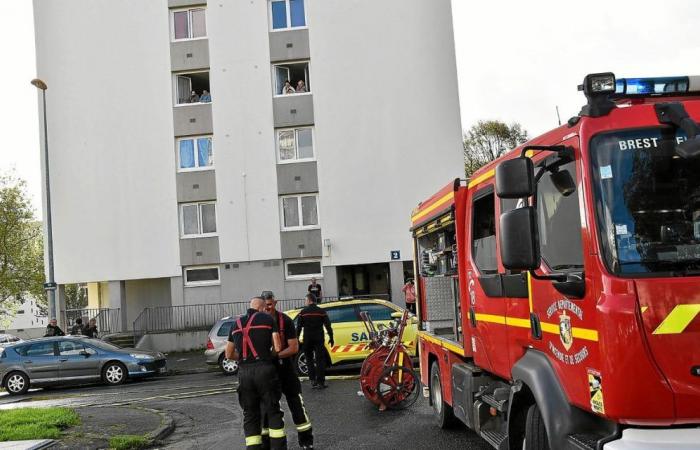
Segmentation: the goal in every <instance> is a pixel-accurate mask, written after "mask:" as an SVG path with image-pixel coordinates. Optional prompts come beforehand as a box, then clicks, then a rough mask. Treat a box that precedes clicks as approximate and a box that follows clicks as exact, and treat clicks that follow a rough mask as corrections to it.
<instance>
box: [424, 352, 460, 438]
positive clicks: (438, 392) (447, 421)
mask: <svg viewBox="0 0 700 450" xmlns="http://www.w3.org/2000/svg"><path fill="white" fill-rule="evenodd" d="M440 380H441V378H440V365H439V364H438V362H437V361H435V362H433V365H432V366H430V400H431V403H432V404H433V412H434V413H435V419H436V421H437V425H438V426H439V427H440V428H442V429H446V428H450V427H451V426H453V425H454V423H455V416H454V412H453V411H452V407H451V406H450V405H448V404H447V403H445V401H444V397H443V395H442V382H441V381H440Z"/></svg>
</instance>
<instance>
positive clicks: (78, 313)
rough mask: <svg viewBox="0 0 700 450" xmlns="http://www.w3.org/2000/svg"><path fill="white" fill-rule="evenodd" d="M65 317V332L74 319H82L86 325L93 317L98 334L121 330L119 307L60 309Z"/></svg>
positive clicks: (73, 322)
mask: <svg viewBox="0 0 700 450" xmlns="http://www.w3.org/2000/svg"><path fill="white" fill-rule="evenodd" d="M61 312H62V314H63V317H64V319H65V324H66V330H65V331H66V332H68V331H69V330H70V329H71V327H72V326H73V325H75V320H76V319H78V318H81V319H83V325H84V326H87V324H88V321H89V320H90V319H95V322H96V323H97V331H98V333H99V335H105V334H109V333H118V332H119V331H121V314H120V309H119V308H80V309H67V310H64V311H61Z"/></svg>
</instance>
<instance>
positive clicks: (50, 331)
mask: <svg viewBox="0 0 700 450" xmlns="http://www.w3.org/2000/svg"><path fill="white" fill-rule="evenodd" d="M65 335H66V333H64V332H63V330H62V329H61V327H59V326H58V322H56V319H51V320H50V321H49V324H48V325H46V332H45V333H44V337H50V336H65Z"/></svg>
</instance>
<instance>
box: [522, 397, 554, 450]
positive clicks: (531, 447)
mask: <svg viewBox="0 0 700 450" xmlns="http://www.w3.org/2000/svg"><path fill="white" fill-rule="evenodd" d="M523 450H549V439H547V429H546V428H545V427H544V420H543V419H542V413H541V412H540V408H538V407H537V405H536V404H535V405H532V406H530V409H529V410H528V411H527V420H526V421H525V440H524V442H523Z"/></svg>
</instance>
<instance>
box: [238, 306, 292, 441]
mask: <svg viewBox="0 0 700 450" xmlns="http://www.w3.org/2000/svg"><path fill="white" fill-rule="evenodd" d="M264 310H265V301H264V300H263V299H261V298H260V297H255V298H253V299H252V300H251V301H250V309H248V311H247V313H246V314H244V315H242V316H240V317H239V318H238V319H237V320H236V321H235V322H234V324H233V327H232V330H231V335H230V336H229V342H228V343H227V344H226V355H225V356H226V358H228V359H237V360H238V361H239V362H240V370H239V375H238V402H239V403H240V405H241V408H243V432H244V433H245V445H246V449H261V448H263V437H262V414H265V415H266V416H267V418H268V420H269V427H270V428H269V439H270V447H271V448H273V449H286V448H287V438H286V434H285V432H284V419H283V413H282V410H281V409H280V397H281V396H282V392H281V388H280V382H279V377H278V375H277V369H276V367H275V363H274V361H276V356H274V355H273V353H272V349H273V347H274V350H275V352H279V351H280V347H281V343H280V336H279V332H278V330H277V323H276V322H275V321H274V320H273V319H272V317H271V316H270V315H269V314H266V313H265V312H264Z"/></svg>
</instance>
